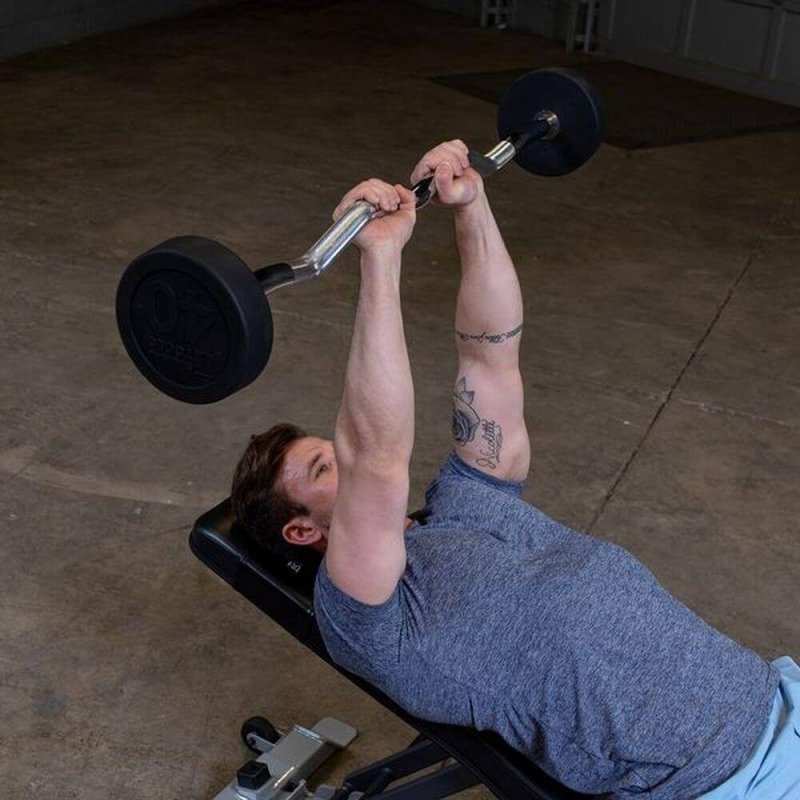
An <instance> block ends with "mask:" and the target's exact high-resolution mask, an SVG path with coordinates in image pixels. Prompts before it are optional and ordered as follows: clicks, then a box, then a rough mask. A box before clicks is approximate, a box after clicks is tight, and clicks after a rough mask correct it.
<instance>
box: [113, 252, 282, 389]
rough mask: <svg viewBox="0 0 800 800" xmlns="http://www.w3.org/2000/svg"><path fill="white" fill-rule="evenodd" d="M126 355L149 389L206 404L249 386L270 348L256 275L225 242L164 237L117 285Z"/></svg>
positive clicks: (269, 319)
mask: <svg viewBox="0 0 800 800" xmlns="http://www.w3.org/2000/svg"><path fill="white" fill-rule="evenodd" d="M117 324H118V325H119V331H120V335H121V336H122V341H123V343H124V345H125V348H126V350H127V351H128V354H129V355H130V357H131V359H132V360H133V362H134V364H136V366H137V367H138V368H139V371H140V372H141V373H142V374H143V375H144V376H145V377H146V378H147V380H149V381H150V383H152V384H153V385H154V386H155V387H156V388H157V389H159V390H160V391H162V392H164V393H165V394H168V395H169V396H170V397H174V398H177V399H178V400H183V401H185V402H187V403H213V402H215V401H217V400H221V399H222V398H224V397H227V396H228V395H230V394H233V393H234V392H235V391H237V390H238V389H241V388H242V387H244V386H247V384H249V383H251V382H252V381H253V380H255V378H256V377H257V376H258V375H259V374H260V373H261V371H262V370H263V369H264V366H265V365H266V363H267V361H268V360H269V356H270V351H271V350H272V314H271V312H270V308H269V303H268V301H267V299H266V297H265V296H264V292H263V290H262V289H261V286H260V285H259V283H258V280H257V279H256V277H255V276H254V275H253V273H252V272H251V271H250V269H249V268H248V267H247V265H246V264H245V263H244V262H243V261H242V260H241V259H240V258H239V257H238V256H237V255H236V254H235V253H233V252H232V251H231V250H229V249H228V248H227V247H225V246H223V245H221V244H219V242H215V241H213V240H212V239H205V238H203V237H200V236H181V237H178V238H175V239H170V240H168V241H166V242H164V243H162V244H160V245H158V246H157V247H154V248H153V249H152V250H148V251H147V252H146V253H144V254H142V255H141V256H139V257H138V258H137V259H135V260H134V261H133V262H132V263H131V264H130V266H129V267H128V268H127V269H126V270H125V273H124V274H123V276H122V280H121V281H120V284H119V288H118V289H117Z"/></svg>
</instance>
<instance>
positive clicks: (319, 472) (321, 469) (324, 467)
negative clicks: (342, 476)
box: [317, 464, 328, 477]
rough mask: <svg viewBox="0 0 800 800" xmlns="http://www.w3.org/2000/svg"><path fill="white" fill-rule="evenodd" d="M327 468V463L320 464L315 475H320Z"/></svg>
mask: <svg viewBox="0 0 800 800" xmlns="http://www.w3.org/2000/svg"><path fill="white" fill-rule="evenodd" d="M327 469H328V465H327V464H320V466H319V469H318V470H317V477H319V476H320V475H322V473H323V472H325V471H326V470H327Z"/></svg>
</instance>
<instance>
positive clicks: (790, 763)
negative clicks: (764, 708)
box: [699, 656, 800, 800]
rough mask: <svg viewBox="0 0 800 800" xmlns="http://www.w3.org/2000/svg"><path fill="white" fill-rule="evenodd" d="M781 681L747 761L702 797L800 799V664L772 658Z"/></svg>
mask: <svg viewBox="0 0 800 800" xmlns="http://www.w3.org/2000/svg"><path fill="white" fill-rule="evenodd" d="M773 663H774V665H775V666H776V667H777V668H778V669H779V670H780V671H781V682H780V684H779V686H778V690H777V692H776V693H775V702H774V703H773V704H772V712H771V713H770V715H769V722H768V723H767V728H766V730H765V731H764V733H763V734H762V736H761V738H760V739H759V740H758V742H757V743H756V745H755V746H754V747H753V750H752V751H751V753H750V755H749V756H748V758H747V761H746V762H745V763H744V764H743V765H742V766H741V767H739V769H738V770H737V771H736V772H735V773H734V774H733V775H731V777H730V778H728V780H726V781H725V783H723V784H721V785H720V786H717V788H716V789H713V790H712V791H710V792H708V793H707V794H704V795H703V796H702V798H699V800H745V798H746V800H800V667H798V666H797V664H795V663H794V661H792V659H791V658H789V657H788V656H784V657H783V658H779V659H778V660H777V661H774V662H773Z"/></svg>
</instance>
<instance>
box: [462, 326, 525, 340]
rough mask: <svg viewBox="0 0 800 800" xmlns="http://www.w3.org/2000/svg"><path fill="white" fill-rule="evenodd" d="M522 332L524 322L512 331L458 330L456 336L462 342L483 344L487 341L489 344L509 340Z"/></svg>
mask: <svg viewBox="0 0 800 800" xmlns="http://www.w3.org/2000/svg"><path fill="white" fill-rule="evenodd" d="M520 333H522V324H519V325H517V327H516V328H513V329H512V330H510V331H506V332H505V333H486V331H484V332H483V333H464V332H463V331H459V330H456V336H458V338H459V339H460V340H461V341H462V342H478V344H483V343H484V342H487V343H488V344H500V343H501V342H505V341H508V340H509V339H513V338H514V337H515V336H519V335H520Z"/></svg>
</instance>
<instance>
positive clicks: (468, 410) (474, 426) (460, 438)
mask: <svg viewBox="0 0 800 800" xmlns="http://www.w3.org/2000/svg"><path fill="white" fill-rule="evenodd" d="M474 399H475V392H470V391H467V379H466V378H459V379H458V382H457V383H456V388H455V390H454V391H453V438H454V439H455V440H456V444H458V445H461V446H463V445H465V444H466V443H467V442H471V441H472V440H473V439H474V438H475V431H476V430H478V426H479V425H480V423H481V418H480V417H479V416H478V415H477V414H476V413H475V409H474V408H473V407H472V401H473V400H474Z"/></svg>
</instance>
